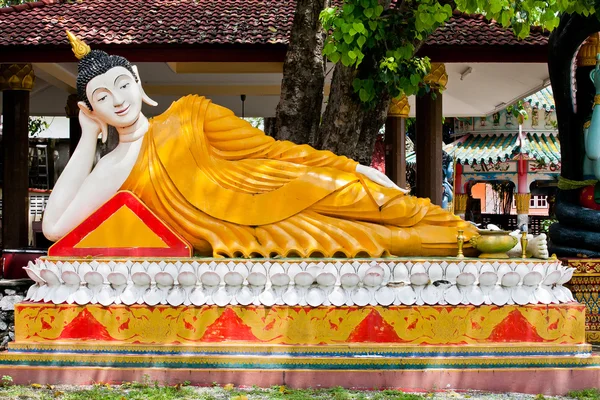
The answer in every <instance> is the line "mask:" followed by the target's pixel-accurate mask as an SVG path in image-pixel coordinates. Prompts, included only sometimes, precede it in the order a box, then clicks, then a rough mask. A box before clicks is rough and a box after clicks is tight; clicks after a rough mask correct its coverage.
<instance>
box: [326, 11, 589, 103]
mask: <svg viewBox="0 0 600 400" xmlns="http://www.w3.org/2000/svg"><path fill="white" fill-rule="evenodd" d="M599 3H600V0H455V1H452V0H398V1H396V2H391V1H389V0H387V1H386V0H345V1H344V3H343V5H342V6H341V7H330V8H326V9H325V10H324V11H323V12H322V13H321V21H322V23H323V26H324V27H325V29H326V30H327V31H328V32H329V34H328V36H327V39H326V41H325V47H324V49H323V53H324V54H325V56H327V58H328V59H329V60H330V61H331V62H333V63H338V62H341V63H342V64H343V65H345V66H347V67H352V68H356V69H357V70H358V74H357V78H355V79H354V82H353V88H354V91H355V93H356V94H357V95H358V97H359V98H360V100H361V102H363V103H365V104H367V105H369V104H373V103H374V100H375V99H376V98H378V97H379V96H380V95H381V93H384V92H385V91H388V92H389V93H390V95H391V96H392V97H399V96H401V95H403V94H405V95H407V96H410V95H413V94H423V93H424V92H430V91H431V87H429V86H428V85H427V84H425V83H424V82H423V78H424V77H425V76H426V75H427V74H428V73H429V71H430V68H431V65H430V60H429V58H427V57H418V56H416V54H417V51H418V50H419V48H420V46H421V45H422V44H423V43H424V41H425V40H426V39H427V38H428V37H429V35H431V34H432V33H433V32H434V31H435V30H436V29H437V28H439V27H440V26H442V25H443V24H444V23H446V22H447V21H448V20H449V19H450V18H451V16H452V13H453V12H454V11H460V12H464V13H469V14H475V13H476V14H482V15H484V16H485V17H486V18H488V19H490V20H495V21H498V22H499V23H500V24H502V26H503V27H505V28H508V27H510V28H512V30H513V31H514V33H515V34H516V36H517V37H518V38H521V39H522V38H525V37H527V36H528V35H529V33H530V29H531V27H532V26H539V27H542V28H544V29H547V30H549V31H551V30H553V29H554V28H556V27H557V26H558V23H559V17H560V13H579V14H583V15H585V16H588V15H590V14H594V13H595V10H596V8H598V7H599V6H600V5H599ZM365 61H367V62H365Z"/></svg>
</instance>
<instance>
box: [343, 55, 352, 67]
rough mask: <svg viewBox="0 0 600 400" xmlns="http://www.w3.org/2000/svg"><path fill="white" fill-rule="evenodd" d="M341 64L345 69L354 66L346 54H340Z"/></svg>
mask: <svg viewBox="0 0 600 400" xmlns="http://www.w3.org/2000/svg"><path fill="white" fill-rule="evenodd" d="M342 64H343V65H344V66H345V67H349V66H351V65H352V64H354V62H353V61H352V59H351V58H350V57H348V54H342Z"/></svg>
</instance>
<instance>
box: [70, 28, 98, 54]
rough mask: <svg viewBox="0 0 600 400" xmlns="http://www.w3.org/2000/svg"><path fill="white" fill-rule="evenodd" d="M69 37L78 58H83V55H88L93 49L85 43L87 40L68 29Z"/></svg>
mask: <svg viewBox="0 0 600 400" xmlns="http://www.w3.org/2000/svg"><path fill="white" fill-rule="evenodd" d="M67 37H68V38H69V42H70V43H71V48H72V49H73V53H74V54H75V57H77V59H78V60H81V59H82V58H83V57H85V56H86V55H88V53H89V52H90V51H92V49H90V46H88V45H87V44H85V42H84V41H83V40H81V39H79V38H78V37H77V36H75V35H73V34H72V33H71V32H69V31H67Z"/></svg>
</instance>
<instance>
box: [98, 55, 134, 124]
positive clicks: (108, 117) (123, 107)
mask: <svg viewBox="0 0 600 400" xmlns="http://www.w3.org/2000/svg"><path fill="white" fill-rule="evenodd" d="M86 94H87V97H88V100H89V101H90V104H91V105H92V109H93V110H92V114H93V115H94V116H95V117H97V118H98V119H99V120H101V121H103V122H105V123H107V124H108V125H111V126H114V127H115V128H124V127H128V126H131V125H133V124H134V123H135V122H136V121H137V119H138V118H139V116H140V112H141V110H142V93H141V90H140V87H139V85H138V83H137V82H136V81H135V78H134V77H133V75H132V74H131V72H129V71H128V70H127V68H124V67H114V68H111V69H109V70H108V71H106V72H105V73H104V74H102V75H98V76H96V77H94V78H93V79H92V80H91V81H89V82H88V84H87V86H86Z"/></svg>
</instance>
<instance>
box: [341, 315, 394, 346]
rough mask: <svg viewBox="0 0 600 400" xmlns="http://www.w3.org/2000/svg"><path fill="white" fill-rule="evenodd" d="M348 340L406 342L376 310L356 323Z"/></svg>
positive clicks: (352, 341) (357, 341)
mask: <svg viewBox="0 0 600 400" xmlns="http://www.w3.org/2000/svg"><path fill="white" fill-rule="evenodd" d="M348 341H349V342H351V343H364V342H369V343H404V341H403V340H401V339H400V338H399V337H398V334H397V333H396V331H395V330H394V328H393V327H392V326H391V325H390V324H388V323H387V322H386V321H385V320H384V319H383V318H382V317H381V315H380V314H379V313H378V312H377V311H375V310H371V312H370V313H369V315H367V316H366V317H365V319H363V320H362V321H360V324H358V325H356V327H355V328H354V329H353V330H352V333H350V336H349V337H348Z"/></svg>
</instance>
